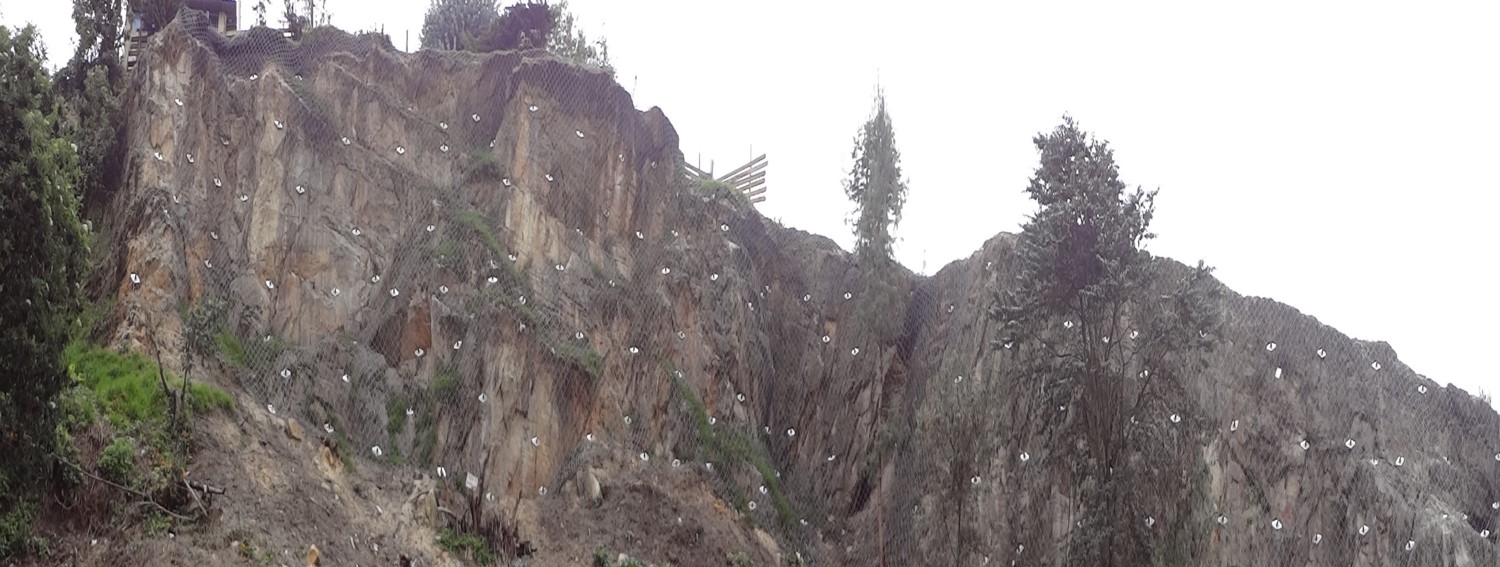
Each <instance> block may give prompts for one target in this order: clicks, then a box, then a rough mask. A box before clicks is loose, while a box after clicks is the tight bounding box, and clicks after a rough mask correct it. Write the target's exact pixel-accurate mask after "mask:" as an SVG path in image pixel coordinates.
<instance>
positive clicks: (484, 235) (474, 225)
mask: <svg viewBox="0 0 1500 567" xmlns="http://www.w3.org/2000/svg"><path fill="white" fill-rule="evenodd" d="M456 219H457V220H458V222H459V223H460V224H462V225H464V226H467V227H469V229H470V230H473V231H474V233H475V234H477V235H478V236H479V238H480V241H481V242H484V245H485V246H486V247H488V248H489V249H490V252H491V253H493V254H494V255H496V256H500V257H504V256H505V255H506V253H505V249H504V248H501V247H500V240H499V239H498V238H495V231H494V230H493V229H491V228H490V223H489V221H488V220H486V219H485V218H484V215H482V214H480V213H479V211H475V210H473V209H470V210H466V211H459V213H458V216H457V217H456Z"/></svg>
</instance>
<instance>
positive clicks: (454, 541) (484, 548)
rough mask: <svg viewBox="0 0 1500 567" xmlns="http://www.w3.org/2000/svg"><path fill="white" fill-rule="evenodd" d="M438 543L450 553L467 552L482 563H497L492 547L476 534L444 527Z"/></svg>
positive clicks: (462, 553)
mask: <svg viewBox="0 0 1500 567" xmlns="http://www.w3.org/2000/svg"><path fill="white" fill-rule="evenodd" d="M438 545H440V546H442V547H443V549H446V550H448V552H449V553H454V554H460V555H464V554H467V555H469V556H470V557H471V558H472V559H474V562H475V563H478V564H480V565H493V564H494V563H495V554H494V553H493V552H491V551H490V547H489V546H488V545H486V544H485V543H484V540H483V539H480V538H479V536H476V535H474V534H470V533H464V532H457V531H453V530H451V529H448V528H443V531H441V532H438Z"/></svg>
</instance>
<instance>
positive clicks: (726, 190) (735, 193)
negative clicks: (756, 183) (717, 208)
mask: <svg viewBox="0 0 1500 567" xmlns="http://www.w3.org/2000/svg"><path fill="white" fill-rule="evenodd" d="M698 189H699V190H700V191H702V192H704V193H707V194H708V195H711V196H713V197H714V198H718V199H730V200H734V201H739V202H742V203H747V204H748V203H749V202H750V198H749V197H746V196H745V193H744V192H742V191H740V190H739V189H738V188H736V187H735V186H733V185H730V184H728V183H725V182H723V181H719V180H716V179H700V180H699V181H698Z"/></svg>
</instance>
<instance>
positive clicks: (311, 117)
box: [286, 78, 337, 142]
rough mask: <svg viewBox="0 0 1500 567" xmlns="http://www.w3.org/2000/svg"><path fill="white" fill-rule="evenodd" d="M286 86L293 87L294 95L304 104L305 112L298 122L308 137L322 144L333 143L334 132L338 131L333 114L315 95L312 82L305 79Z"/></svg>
mask: <svg viewBox="0 0 1500 567" xmlns="http://www.w3.org/2000/svg"><path fill="white" fill-rule="evenodd" d="M286 84H287V86H289V87H291V89H292V94H293V95H294V96H296V98H297V101H298V102H300V103H302V110H303V112H301V113H298V114H301V116H299V117H298V118H300V119H301V120H297V122H298V123H299V124H301V127H302V129H303V131H305V132H306V133H307V134H308V137H310V138H312V139H315V140H318V141H320V142H329V141H332V140H333V134H334V131H335V130H337V129H336V128H334V126H333V118H332V116H333V113H331V112H329V111H328V105H327V104H324V103H323V101H322V99H319V98H318V96H317V94H315V93H313V90H312V81H309V80H307V79H305V78H304V79H292V80H290V81H287V83H286Z"/></svg>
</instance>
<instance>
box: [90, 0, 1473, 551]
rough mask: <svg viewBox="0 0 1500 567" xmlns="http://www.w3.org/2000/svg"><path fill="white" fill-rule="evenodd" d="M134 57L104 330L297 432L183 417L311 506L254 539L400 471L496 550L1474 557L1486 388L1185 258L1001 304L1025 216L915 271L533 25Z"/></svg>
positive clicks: (357, 542)
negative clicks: (1249, 290)
mask: <svg viewBox="0 0 1500 567" xmlns="http://www.w3.org/2000/svg"><path fill="white" fill-rule="evenodd" d="M134 69H135V70H134V74H133V75H132V77H133V78H132V81H133V85H132V86H133V88H132V90H131V92H130V94H129V96H128V98H127V99H126V102H125V106H126V108H127V109H128V112H129V120H128V124H127V128H126V132H127V140H126V143H127V144H128V147H129V151H130V157H129V160H128V172H129V175H128V179H127V182H126V185H125V187H123V188H122V189H121V191H120V193H119V195H118V196H117V197H116V198H115V201H114V202H113V204H112V205H111V212H110V217H109V218H110V221H109V224H108V226H106V227H104V230H105V234H107V235H109V237H110V238H111V239H113V240H111V241H109V243H108V244H106V246H107V247H108V250H109V253H108V254H107V256H108V258H107V259H106V260H105V261H104V263H103V266H102V267H101V268H100V269H99V271H98V272H97V273H96V274H95V280H96V287H99V288H100V289H103V290H104V291H105V294H104V295H106V296H109V297H114V298H116V303H115V304H114V305H113V307H112V309H111V311H110V318H111V319H110V321H109V322H108V323H109V324H108V325H107V327H108V330H109V332H110V333H112V337H111V338H112V340H113V341H114V342H117V343H121V344H128V345H137V346H139V347H140V348H141V349H142V350H144V351H146V352H153V353H158V354H159V356H161V357H162V358H163V359H164V361H165V364H166V366H167V367H169V368H171V369H172V370H173V372H174V373H176V374H177V375H179V376H181V375H184V374H186V375H188V376H191V377H192V378H193V379H196V380H203V381H207V382H210V383H216V384H218V385H219V386H222V387H224V388H225V389H227V390H230V391H232V392H236V393H237V395H238V399H239V405H240V408H241V412H242V415H241V416H240V417H239V418H237V419H236V420H235V422H236V424H237V427H238V429H237V430H236V432H235V434H237V435H241V436H253V432H254V431H255V430H254V429H252V428H251V426H249V425H246V424H254V423H260V424H273V425H275V426H277V427H281V428H289V430H290V428H295V427H297V426H295V425H288V422H289V420H291V421H296V422H297V423H300V424H305V425H306V426H307V429H308V430H307V431H306V432H299V433H296V434H295V435H294V437H297V438H298V441H301V437H303V436H304V433H305V437H307V438H310V440H309V441H308V442H307V443H306V446H320V447H319V451H320V453H319V455H320V456H319V458H318V459H316V460H314V459H306V460H305V461H310V462H311V463H314V464H310V463H309V462H303V461H297V462H281V461H278V460H277V459H276V458H275V457H274V456H272V457H265V458H259V457H255V455H257V454H259V453H258V452H265V451H268V450H267V449H264V448H263V447H264V446H265V445H266V443H267V442H266V441H265V440H264V439H262V440H261V441H260V443H259V445H261V447H262V448H256V447H255V446H254V445H256V444H255V443H251V442H250V441H249V440H245V441H243V444H242V445H240V446H238V447H236V446H235V445H233V444H232V443H229V442H228V441H225V439H229V438H232V437H233V435H229V436H228V437H223V436H220V437H218V439H219V441H218V442H219V443H221V445H220V448H225V449H229V452H230V453H233V452H234V451H243V452H244V454H245V456H244V457H243V460H242V461H235V463H236V464H235V466H238V467H240V468H239V469H235V468H233V467H230V466H229V465H224V468H221V469H219V470H218V472H219V473H221V474H222V475H223V476H221V477H220V478H219V479H218V480H219V481H220V482H229V480H227V477H233V476H234V475H236V474H237V475H240V476H243V477H244V478H243V479H241V480H238V481H235V482H236V485H235V486H237V487H238V488H240V489H241V491H242V492H241V494H244V493H246V492H248V493H251V494H254V493H256V491H262V492H277V491H284V492H285V493H286V494H285V496H286V497H287V498H289V500H286V501H280V500H278V501H275V502H276V504H275V506H287V507H291V506H294V504H292V503H291V502H292V501H293V500H295V501H297V502H304V501H305V502H312V503H314V504H315V505H316V506H314V507H313V508H312V509H313V510H318V509H319V507H321V509H322V510H323V511H326V513H327V515H328V516H329V517H332V518H337V519H342V520H344V521H346V522H347V524H339V523H338V522H334V523H333V527H330V526H329V525H327V524H326V523H325V524H323V525H322V526H321V527H319V522H317V521H315V520H295V519H292V518H289V519H288V521H291V522H292V525H293V527H292V528H291V529H290V530H289V533H279V532H278V533H276V534H272V535H260V536H257V537H262V538H267V539H268V540H269V541H271V543H269V544H268V545H269V546H271V547H272V548H281V549H283V550H284V549H293V548H294V546H296V545H300V544H303V543H308V542H314V543H317V544H319V545H320V546H322V547H323V548H324V550H325V553H329V554H330V555H329V557H330V558H332V557H336V555H334V554H337V553H341V552H345V550H348V551H347V552H348V553H351V554H353V553H355V551H357V552H358V553H359V554H361V555H358V557H372V558H374V559H376V560H390V559H392V558H394V557H395V556H397V555H401V556H406V555H408V554H411V555H413V556H416V555H421V553H420V551H416V550H417V549H419V547H420V546H418V545H417V544H415V543H412V542H414V541H415V539H414V538H416V537H417V536H414V535H411V534H412V533H414V532H412V529H413V528H412V527H411V526H414V525H419V524H422V523H423V520H422V515H423V509H424V505H423V502H428V501H430V502H431V506H430V510H429V511H428V512H426V513H427V514H428V518H427V520H426V524H427V525H428V526H429V527H433V528H435V529H441V528H443V527H444V526H456V527H458V529H460V530H462V531H468V532H473V533H477V534H481V535H482V536H483V537H484V541H485V545H486V546H487V547H491V548H493V549H494V552H495V553H498V554H500V555H502V556H503V557H505V558H507V559H510V558H513V557H523V556H527V555H530V554H532V553H535V552H537V546H547V545H550V544H554V543H555V542H560V541H561V542H568V543H567V545H573V546H574V547H575V548H576V547H579V546H583V547H585V548H587V549H592V548H593V545H594V544H595V543H603V544H608V545H610V546H612V549H618V548H620V547H629V548H630V550H629V551H630V552H631V553H633V554H641V555H642V556H644V557H647V558H649V559H651V560H652V561H674V562H678V563H679V564H708V563H709V562H710V561H711V562H713V563H722V561H723V560H724V558H725V556H732V555H733V554H734V553H736V552H745V553H749V554H750V556H749V557H747V559H753V560H754V561H756V562H757V563H763V562H770V561H777V560H778V559H777V558H778V557H779V560H780V561H781V562H784V563H815V564H860V565H874V564H903V565H911V564H938V563H942V564H989V563H999V562H1004V563H1006V564H1011V565H1023V564H1024V565H1036V564H1088V563H1091V562H1093V561H1094V560H1095V559H1097V558H1101V557H1102V558H1108V560H1107V563H1108V564H1122V565H1123V564H1153V565H1154V564H1165V565H1175V564H1234V562H1235V560H1236V558H1247V557H1253V558H1262V559H1264V563H1265V564H1276V565H1293V564H1296V565H1301V564H1307V563H1318V564H1322V563H1332V564H1402V565H1447V564H1463V563H1462V562H1461V561H1458V560H1456V559H1455V557H1460V556H1461V557H1465V558H1468V560H1470V561H1472V563H1471V564H1486V563H1493V562H1494V561H1496V558H1497V555H1496V551H1495V548H1494V535H1493V534H1492V533H1491V532H1492V530H1494V522H1495V520H1496V518H1497V517H1500V502H1497V501H1500V486H1497V482H1500V453H1497V451H1500V445H1497V444H1496V439H1500V419H1497V418H1496V416H1495V414H1494V412H1493V410H1492V409H1490V407H1489V406H1488V405H1487V404H1485V403H1483V402H1481V401H1479V400H1478V399H1476V398H1473V397H1472V396H1469V395H1468V394H1467V393H1465V392H1462V391H1460V390H1458V389H1456V388H1448V387H1442V386H1440V385H1438V384H1437V383H1435V382H1433V381H1432V380H1429V379H1427V378H1426V377H1424V376H1421V375H1419V374H1416V373H1415V372H1413V371H1412V370H1411V369H1409V368H1407V367H1406V366H1405V365H1404V364H1402V363H1400V362H1399V361H1398V360H1397V358H1396V356H1395V353H1394V352H1393V351H1392V350H1391V349H1390V347H1389V346H1388V345H1385V344H1384V343H1372V342H1364V341H1356V340H1354V339H1351V338H1349V337H1347V336H1345V335H1343V334H1340V333H1339V332H1338V331H1336V330H1334V329H1332V328H1330V327H1327V326H1324V325H1322V324H1320V323H1319V322H1318V321H1316V320H1315V319H1313V318H1311V317H1308V316H1306V315H1303V314H1301V313H1299V312H1297V311H1295V310H1292V309H1290V308H1288V307H1286V306H1283V305H1280V304H1277V303H1274V302H1271V301H1269V300H1264V299H1259V298H1249V297H1241V296H1239V295H1236V294H1234V293H1233V292H1232V291H1229V290H1227V289H1223V288H1222V286H1220V285H1219V284H1218V283H1217V282H1216V281H1213V280H1212V278H1211V277H1209V276H1207V274H1206V272H1200V271H1197V270H1194V269H1193V268H1192V267H1189V266H1184V265H1181V264H1178V263H1176V262H1173V261H1170V260H1166V259H1160V258H1149V257H1140V258H1144V259H1141V260H1140V262H1141V263H1140V266H1139V269H1140V270H1141V272H1140V274H1144V275H1142V276H1140V277H1139V278H1138V282H1139V283H1138V285H1135V287H1129V286H1126V285H1125V284H1120V285H1119V286H1118V287H1109V285H1114V284H1109V285H1104V286H1103V287H1098V288H1090V290H1089V293H1085V294H1083V295H1082V296H1087V297H1088V298H1089V299H1088V300H1086V301H1085V300H1079V302H1080V304H1088V305H1091V306H1092V307H1089V308H1087V309H1083V308H1078V309H1075V311H1076V315H1070V314H1069V313H1074V311H1068V309H1074V308H1073V307H1066V308H1058V309H1056V310H1052V311H1047V310H1038V309H1041V308H1040V307H1035V306H1031V307H1028V305H1027V304H1024V303H1022V304H1013V303H1010V302H1009V301H1010V300H1008V299H1007V298H1008V297H1010V296H1009V295H1007V293H1008V292H1014V291H1016V290H1017V289H1022V288H1024V286H1023V285H1022V284H1018V283H1016V282H1017V281H1018V280H1019V279H1021V278H1023V277H1034V273H1033V272H1032V271H1031V270H1032V269H1033V268H1034V267H1035V266H1036V265H1040V264H1035V263H1028V262H1029V261H1030V260H1028V256H1026V254H1027V251H1028V250H1031V248H1028V246H1031V244H1029V243H1028V242H1027V241H1026V240H1025V239H1024V238H1021V237H1016V236H1011V235H1001V236H997V237H996V238H994V239H992V240H991V241H989V242H987V243H986V244H985V246H984V247H983V248H982V249H981V250H979V251H978V252H977V253H976V254H975V255H973V256H972V257H970V258H967V259H965V260H961V261H959V262H955V263H954V264H952V265H950V266H948V267H946V268H944V269H943V270H941V271H939V272H938V273H936V274H935V275H932V276H930V277H928V276H917V275H915V274H912V273H911V272H909V271H908V270H906V269H905V268H902V267H900V266H899V265H894V264H882V263H879V262H872V261H868V260H865V259H863V257H861V256H858V255H851V254H848V253H846V252H844V251H842V250H840V249H839V247H838V246H837V245H836V244H835V243H833V242H832V241H830V240H828V239H826V238H822V237H817V236H813V235H809V234H807V233H804V232H801V231H797V230H793V229H789V228H786V227H783V226H781V225H780V224H778V223H776V222H773V221H771V220H768V219H766V218H765V217H763V216H762V215H760V214H759V213H758V212H757V211H756V210H755V209H754V205H753V204H752V203H751V202H750V199H748V198H747V197H746V196H745V195H744V194H742V193H740V192H738V191H736V190H734V188H733V187H728V188H726V187H725V186H723V185H722V184H714V183H707V182H703V181H701V180H700V179H699V178H698V176H697V175H695V174H693V173H692V172H691V171H690V170H689V169H688V168H687V167H685V166H686V164H685V163H684V160H683V157H682V153H681V151H680V150H679V148H678V139H677V135H676V133H675V131H674V130H673V129H672V126H671V124H670V122H668V120H667V119H666V116H665V115H664V114H663V113H662V112H661V111H660V110H658V109H651V110H649V111H640V110H637V109H636V108H635V106H634V103H633V101H632V100H631V98H630V96H629V95H628V94H627V93H626V92H625V91H624V90H623V89H621V88H620V87H619V86H618V85H617V84H616V83H615V82H614V80H613V79H612V78H611V77H610V76H609V75H608V74H606V73H604V72H602V71H600V70H598V69H589V68H586V67H581V66H578V65H575V64H572V63H569V62H567V61H563V60H560V59H558V58H556V57H554V56H551V55H548V54H547V53H546V52H545V51H542V50H531V51H503V52H495V53H483V54H479V53H470V52H459V51H441V52H440V51H422V52H418V53H411V54H408V53H401V52H398V51H396V50H395V49H393V48H392V47H391V46H390V45H389V41H388V40H386V39H385V38H383V37H382V36H379V35H375V34H361V35H350V34H347V33H344V32H341V31H338V30H336V29H333V28H331V27H314V28H311V29H309V30H307V31H306V33H305V34H304V35H302V36H301V37H297V38H288V37H286V36H285V34H284V33H283V32H280V31H276V30H270V29H266V28H255V29H251V30H248V31H245V32H243V33H240V34H238V35H237V36H235V37H233V38H230V39H226V38H224V37H223V36H221V35H219V33H218V32H217V31H215V30H214V27H213V25H212V22H210V21H209V20H207V19H206V18H204V17H203V16H201V15H198V14H196V13H193V12H190V11H184V12H183V13H182V14H181V15H180V16H179V18H178V21H177V23H175V24H173V25H172V26H169V27H168V28H167V29H165V30H163V31H162V32H160V33H157V34H156V35H154V36H152V37H151V38H150V39H149V40H148V46H147V48H146V49H145V50H144V51H143V52H142V55H141V56H140V58H139V59H138V60H137V61H136V62H135V63H134ZM1077 225H1078V226H1084V225H1085V222H1084V221H1083V220H1081V219H1080V220H1079V221H1078V222H1077ZM1142 228H1143V227H1142ZM1131 257H1132V258H1136V256H1131ZM1122 261H1123V260H1122ZM1122 281H1123V280H1122ZM1132 281H1136V280H1132ZM1074 291H1077V290H1074ZM1096 293H1097V294H1106V295H1105V296H1100V295H1096ZM1109 293H1114V294H1115V295H1107V294H1109ZM1099 297H1107V298H1114V299H1113V300H1112V301H1113V303H1108V304H1107V305H1108V307H1110V308H1109V309H1105V308H1102V307H1099V306H1100V305H1105V304H1104V303H1099V304H1094V303H1089V302H1091V301H1094V300H1095V299H1098V298H1099ZM1039 301H1040V300H1039ZM1100 301H1103V300H1102V299H1101V300H1100ZM1040 304H1041V303H1038V305H1040ZM1023 308H1031V309H1033V311H1028V312H1026V313H1028V314H1027V315H1025V316H1024V317H1023V316H1020V315H1015V316H1013V314H1014V313H1015V312H1018V311H1013V310H1015V309H1023ZM289 435H291V433H290V432H289ZM306 446H303V445H298V447H303V448H306ZM268 454H270V455H278V454H282V453H268ZM294 454H298V455H300V453H294ZM298 458H300V457H298ZM221 462H222V461H221ZM314 467H316V468H314ZM231 471H237V472H231ZM268 471H270V472H268ZM308 471H312V474H307V473H308ZM330 471H332V472H330ZM304 474H306V476H307V478H303V479H302V480H301V481H298V480H286V479H285V478H282V477H297V476H298V475H304ZM278 479H279V480H278ZM329 479H332V480H329ZM340 479H345V480H340ZM361 481H370V482H373V483H374V484H375V485H378V486H385V487H386V490H387V491H389V492H392V493H397V494H395V496H389V495H387V496H371V495H370V494H367V493H366V492H367V491H370V490H372V489H369V488H366V487H365V486H367V485H365V484H362V483H361ZM324 485H326V486H324ZM334 485H338V486H339V487H344V486H346V485H349V486H358V487H359V488H358V490H355V489H354V488H348V489H347V490H345V489H343V488H337V487H334V488H329V487H332V486H334ZM351 491H353V492H351ZM350 494H356V495H357V496H358V497H359V498H362V499H364V500H361V502H364V501H368V502H374V503H376V504H373V505H372V506H379V507H380V509H379V510H378V512H377V513H375V514H374V515H373V516H371V517H380V518H389V519H388V520H378V519H371V518H367V517H365V516H363V515H361V514H368V512H360V513H358V514H356V513H355V512H350V511H337V512H336V511H334V510H333V509H332V508H338V507H340V506H344V504H343V503H342V502H343V501H342V500H339V497H340V496H343V497H347V496H348V495H350ZM231 495H233V493H232V492H231ZM335 495H337V496H335ZM695 495H696V496H695ZM231 497H232V496H231ZM694 498H697V500H694ZM710 501H711V502H712V503H710V504H705V503H704V502H710ZM379 503H384V504H379ZM393 504H394V506H395V507H397V508H396V509H390V508H389V507H390V506H392V505H393ZM298 505H300V504H298ZM349 506H351V507H354V508H359V507H360V506H359V505H354V504H351V505H349ZM225 510H226V512H225V514H227V517H226V518H225V519H222V521H224V522H226V523H227V524H229V525H235V526H240V527H241V528H242V529H246V530H250V529H252V528H250V527H248V526H250V525H252V524H254V523H256V522H265V521H268V520H267V519H268V518H272V519H275V518H278V516H267V515H265V514H264V511H263V510H264V508H261V511H256V510H257V508H256V507H255V506H250V505H244V506H229V507H226V508H225ZM591 510H600V511H598V512H595V511H591ZM715 511H716V512H715ZM320 513H321V512H320ZM293 516H294V517H295V514H293ZM684 517H686V518H687V522H684ZM726 518H727V519H726ZM299 522H300V523H299ZM757 530H759V531H757ZM271 531H274V530H271ZM424 533H431V532H430V531H429V532H424ZM627 534H628V535H627ZM758 534H764V535H765V539H766V540H769V542H770V543H769V544H766V543H764V542H763V541H761V540H757V539H756V538H757V535H758ZM580 542H581V543H580ZM575 544H576V545H575ZM557 545H563V544H557ZM382 547H384V548H385V550H384V551H382V550H381V548H382ZM747 550H748V551H747ZM283 553H284V551H283ZM366 554H367V555H366ZM352 556H353V555H351V557H352ZM558 561H559V563H564V562H565V560H558Z"/></svg>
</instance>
